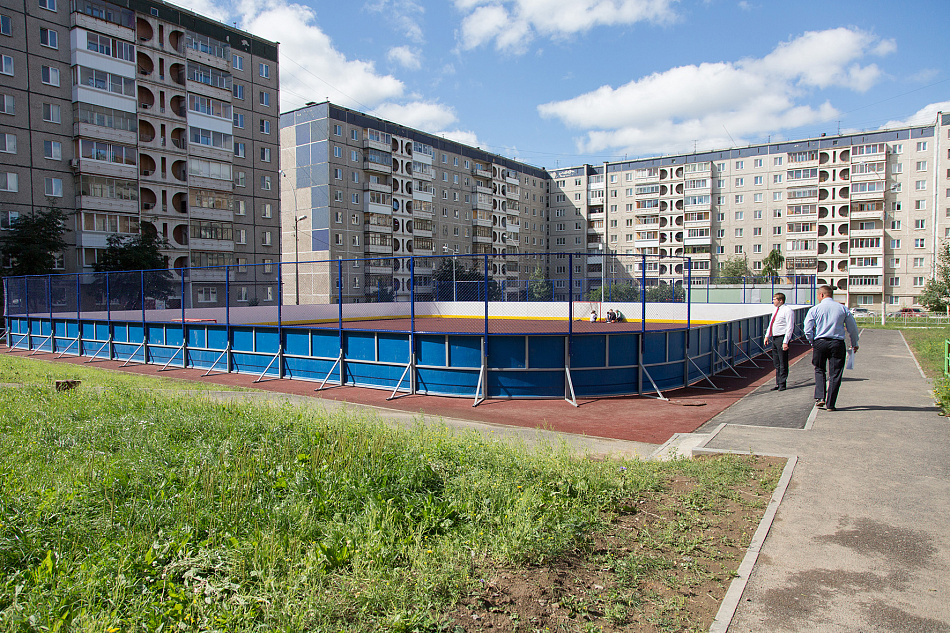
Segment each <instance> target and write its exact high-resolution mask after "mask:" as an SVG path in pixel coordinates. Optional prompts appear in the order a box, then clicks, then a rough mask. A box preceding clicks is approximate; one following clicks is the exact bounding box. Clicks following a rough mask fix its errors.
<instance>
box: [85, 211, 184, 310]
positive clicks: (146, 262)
mask: <svg viewBox="0 0 950 633" xmlns="http://www.w3.org/2000/svg"><path fill="white" fill-rule="evenodd" d="M167 245H168V242H167V240H165V239H164V238H162V237H159V235H158V231H157V230H156V229H155V226H154V225H152V224H151V223H148V222H144V223H142V225H141V228H140V229H139V233H138V235H135V236H130V237H123V236H121V235H117V234H112V235H110V236H109V237H108V238H106V249H105V250H104V251H103V252H102V253H101V254H100V256H99V259H98V261H97V262H96V264H95V266H94V270H95V271H96V272H97V273H115V272H126V271H135V272H138V271H147V272H145V273H138V274H133V273H131V272H129V274H125V275H119V274H112V275H109V296H110V298H118V299H119V300H120V301H121V302H123V303H125V306H126V309H129V310H131V309H134V308H138V307H141V303H140V302H142V301H144V299H145V297H151V298H153V299H161V300H163V301H164V300H165V299H167V298H168V296H169V295H171V293H172V291H173V289H174V281H173V277H172V273H171V271H170V270H168V257H167V256H165V255H162V252H161V248H162V247H165V246H167ZM143 284H144V290H145V297H142V296H141V295H142V289H143V288H142V286H143ZM96 286H97V287H98V290H99V291H100V292H101V293H103V294H104V293H105V290H106V279H105V275H97V279H96Z"/></svg>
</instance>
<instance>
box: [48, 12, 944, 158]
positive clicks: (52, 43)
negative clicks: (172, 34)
mask: <svg viewBox="0 0 950 633" xmlns="http://www.w3.org/2000/svg"><path fill="white" fill-rule="evenodd" d="M40 44H42V45H43V46H46V47H49V48H59V33H57V32H56V31H54V30H52V29H45V28H43V27H40ZM924 164H925V165H926V164H927V161H924Z"/></svg>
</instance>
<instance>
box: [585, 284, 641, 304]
mask: <svg viewBox="0 0 950 633" xmlns="http://www.w3.org/2000/svg"><path fill="white" fill-rule="evenodd" d="M602 296H603V297H604V298H602ZM587 300H588V301H630V302H633V301H639V300H640V291H639V289H638V288H637V287H636V286H634V285H632V284H613V285H611V286H608V287H607V288H594V289H593V290H591V291H590V292H588V293H587Z"/></svg>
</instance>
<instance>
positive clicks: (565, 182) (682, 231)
mask: <svg viewBox="0 0 950 633" xmlns="http://www.w3.org/2000/svg"><path fill="white" fill-rule="evenodd" d="M551 178H552V183H551V203H550V209H551V222H550V228H551V239H550V245H551V248H550V250H551V251H552V252H568V251H571V252H588V253H600V252H604V251H606V252H607V253H608V254H619V255H640V254H644V253H646V254H657V255H672V256H680V255H683V256H688V257H689V258H690V260H691V262H690V263H691V278H692V283H693V284H705V283H708V281H709V279H710V278H711V277H714V276H715V275H716V271H717V270H718V269H719V268H721V266H722V264H723V263H724V262H725V261H726V260H727V259H728V258H730V257H743V258H747V259H748V261H749V265H750V267H751V269H752V270H753V272H756V271H759V270H761V269H762V260H763V259H764V258H765V257H766V256H767V255H768V253H769V252H770V251H772V250H773V249H774V250H778V251H779V252H781V253H782V255H783V256H784V257H785V268H784V270H783V274H784V275H785V276H799V277H806V278H808V279H811V278H816V279H817V281H818V283H819V284H826V283H827V284H830V285H831V286H833V287H835V288H836V289H837V294H836V298H838V299H839V300H841V301H847V302H848V304H849V305H862V306H867V307H871V308H875V307H876V308H878V309H880V308H881V306H882V305H910V304H912V303H914V300H915V297H916V296H917V295H918V294H919V293H920V291H921V289H922V288H923V286H924V284H925V283H926V280H927V279H929V278H930V277H932V275H933V272H934V266H935V253H936V249H937V247H938V246H939V245H940V243H941V241H943V240H945V239H948V238H950V114H943V113H941V114H938V116H937V119H936V121H935V122H934V124H933V125H924V126H914V127H907V128H901V129H893V130H884V131H879V132H869V133H861V134H848V135H837V136H822V137H819V138H814V139H805V140H797V141H789V142H783V143H770V144H765V145H753V146H749V147H743V148H734V149H729V150H722V151H716V152H706V153H702V154H681V155H670V156H662V157H657V158H651V159H644V160H636V161H623V162H611V163H605V164H602V165H597V166H593V165H584V166H580V167H574V168H569V169H558V170H555V171H552V172H551ZM589 261H590V265H588V266H587V270H586V272H584V269H583V267H582V268H581V269H580V270H575V273H582V274H586V275H588V276H589V277H593V278H595V279H596V277H597V276H600V274H601V273H600V270H599V259H597V258H593V259H590V260H589ZM608 265H609V266H611V268H610V271H609V274H610V275H611V276H614V277H620V278H621V279H622V278H623V276H624V274H627V275H639V274H640V273H641V269H640V267H639V265H638V264H637V263H636V261H634V262H629V261H628V260H627V259H626V258H623V257H621V258H620V259H619V261H616V260H610V259H608ZM647 266H648V267H651V268H653V269H652V270H651V269H648V271H647V272H648V275H649V276H650V277H651V278H655V279H658V280H661V281H666V282H670V283H676V282H678V281H681V280H682V279H683V273H682V271H681V270H678V269H677V267H676V264H675V263H673V264H671V265H669V266H663V264H662V262H657V263H656V264H653V263H650V262H648V263H647ZM550 272H551V274H552V276H554V277H555V278H557V276H558V274H559V272H560V271H559V268H555V269H553V270H551V271H550ZM561 277H562V279H563V274H562V275H561ZM575 278H576V276H575ZM558 286H560V287H564V285H563V283H562V284H557V282H556V287H558ZM585 287H587V286H585Z"/></svg>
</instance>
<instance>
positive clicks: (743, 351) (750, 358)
mask: <svg viewBox="0 0 950 633" xmlns="http://www.w3.org/2000/svg"><path fill="white" fill-rule="evenodd" d="M732 345H733V346H734V347H735V348H736V349H737V350H739V353H740V354H742V355H743V356H745V357H746V359H747V360H748V361H749V362H750V363H752V366H753V367H755V368H756V369H761V367H759V366H758V365H756V364H755V361H754V360H752V357H751V356H749V355H748V354H746V353H745V350H744V349H742V348H741V347H739V344H738V343H733V344H732Z"/></svg>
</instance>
